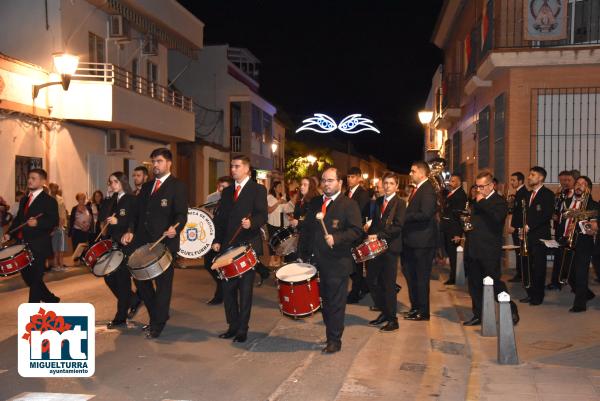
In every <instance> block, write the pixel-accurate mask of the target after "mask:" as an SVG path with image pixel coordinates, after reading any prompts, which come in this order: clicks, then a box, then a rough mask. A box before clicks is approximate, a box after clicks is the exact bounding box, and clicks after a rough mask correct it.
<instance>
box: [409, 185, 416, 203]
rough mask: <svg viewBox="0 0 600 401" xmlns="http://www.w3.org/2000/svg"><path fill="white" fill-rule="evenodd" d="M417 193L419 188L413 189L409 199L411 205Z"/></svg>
mask: <svg viewBox="0 0 600 401" xmlns="http://www.w3.org/2000/svg"><path fill="white" fill-rule="evenodd" d="M415 193H417V187H413V189H412V191H411V192H410V196H409V197H408V202H409V203H410V201H411V200H412V199H413V198H414V197H415Z"/></svg>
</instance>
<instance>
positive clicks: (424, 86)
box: [179, 0, 442, 171]
mask: <svg viewBox="0 0 600 401" xmlns="http://www.w3.org/2000/svg"><path fill="white" fill-rule="evenodd" d="M179 2H180V3H181V4H183V5H184V6H185V7H186V8H187V9H188V10H190V11H191V12H192V13H193V14H194V15H196V16H197V17H198V18H200V19H201V20H202V21H203V22H204V23H205V24H206V26H205V31H204V33H205V37H204V39H205V44H206V45H210V44H223V43H229V44H230V45H231V46H234V47H246V48H248V49H250V51H251V52H252V53H253V54H254V55H255V56H257V57H258V58H259V59H260V60H261V66H260V79H259V81H260V93H261V95H262V96H263V97H264V98H265V99H267V100H268V101H270V102H271V103H272V104H274V105H275V106H277V107H278V108H279V109H282V110H284V111H285V112H286V113H287V114H288V115H289V117H290V118H291V119H292V120H293V121H294V122H295V123H297V124H300V123H301V121H302V119H304V118H306V117H309V116H312V114H313V113H315V112H320V113H324V114H328V115H331V116H332V117H334V119H335V120H336V121H337V122H339V121H340V120H341V119H342V118H343V117H345V116H346V115H348V114H352V113H361V114H363V115H365V116H369V117H370V118H372V119H373V120H374V121H375V124H376V125H377V127H378V128H379V129H380V130H381V131H382V134H381V135H377V134H374V133H367V134H365V133H363V134H358V135H355V136H354V137H353V144H354V148H355V149H358V150H360V151H361V152H363V153H365V154H372V155H374V156H375V157H378V158H379V159H381V160H383V161H385V162H387V163H388V164H389V165H390V166H391V167H392V168H394V169H395V170H399V171H406V170H407V169H408V168H409V167H410V163H411V162H412V161H413V160H416V159H420V158H422V146H423V131H422V127H421V126H420V123H419V122H418V119H417V111H418V110H420V109H422V107H423V105H424V103H425V100H426V97H427V94H428V91H429V87H430V84H431V78H432V75H433V72H434V71H435V69H436V67H437V65H438V64H439V63H440V62H441V56H442V53H441V51H440V50H439V49H437V48H436V47H435V46H434V45H433V44H431V43H430V38H431V34H432V31H433V26H434V24H435V21H436V18H437V14H438V12H439V10H440V8H441V5H442V0H421V1H402V0H369V1H366V0H363V1H359V0H321V1H308V0H302V1H294V2H291V1H281V0H277V1H275V0H263V1H260V0H243V1H242V0H240V1H232V0H212V1H202V2H199V1H197V0H179ZM314 135H323V134H317V133H315V134H314ZM335 135H338V136H341V135H344V134H341V133H337V134H335Z"/></svg>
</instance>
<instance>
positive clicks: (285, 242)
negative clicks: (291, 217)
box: [269, 226, 299, 256]
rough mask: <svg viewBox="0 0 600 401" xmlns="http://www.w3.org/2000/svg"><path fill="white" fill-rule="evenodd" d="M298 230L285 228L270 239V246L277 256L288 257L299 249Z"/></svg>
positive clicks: (290, 227)
mask: <svg viewBox="0 0 600 401" xmlns="http://www.w3.org/2000/svg"><path fill="white" fill-rule="evenodd" d="M298 237H299V234H298V230H296V229H295V228H294V227H292V226H289V227H284V228H281V229H279V230H277V232H275V234H273V236H272V237H271V239H269V246H270V247H271V249H272V250H273V252H275V254H276V255H277V256H287V255H289V254H290V253H293V252H296V250H297V249H298Z"/></svg>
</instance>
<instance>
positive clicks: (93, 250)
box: [83, 239, 113, 271]
mask: <svg viewBox="0 0 600 401" xmlns="http://www.w3.org/2000/svg"><path fill="white" fill-rule="evenodd" d="M112 247H113V242H112V241H111V240H109V239H105V240H102V241H98V242H96V243H95V244H94V245H92V246H90V247H89V248H88V249H87V250H86V251H85V253H84V254H83V263H85V265H86V266H87V267H88V268H89V269H90V270H92V271H93V270H94V266H95V265H96V263H97V262H98V261H99V260H100V258H101V257H103V256H104V255H107V254H108V253H110V252H111V251H112Z"/></svg>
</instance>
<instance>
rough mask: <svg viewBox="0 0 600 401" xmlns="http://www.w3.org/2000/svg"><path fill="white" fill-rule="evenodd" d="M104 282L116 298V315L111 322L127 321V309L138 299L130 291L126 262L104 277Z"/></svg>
mask: <svg viewBox="0 0 600 401" xmlns="http://www.w3.org/2000/svg"><path fill="white" fill-rule="evenodd" d="M104 282H105V283H106V285H107V286H108V288H110V290H111V292H112V293H113V295H114V296H115V297H116V298H117V313H115V317H114V318H113V320H115V321H120V320H125V319H127V313H128V312H129V307H130V306H131V305H133V304H134V303H136V302H137V301H138V297H137V295H136V294H135V293H134V292H133V291H132V290H131V274H129V270H127V266H126V262H125V261H123V263H121V266H119V267H118V268H117V270H115V271H114V272H113V273H112V274H109V275H108V276H104Z"/></svg>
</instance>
